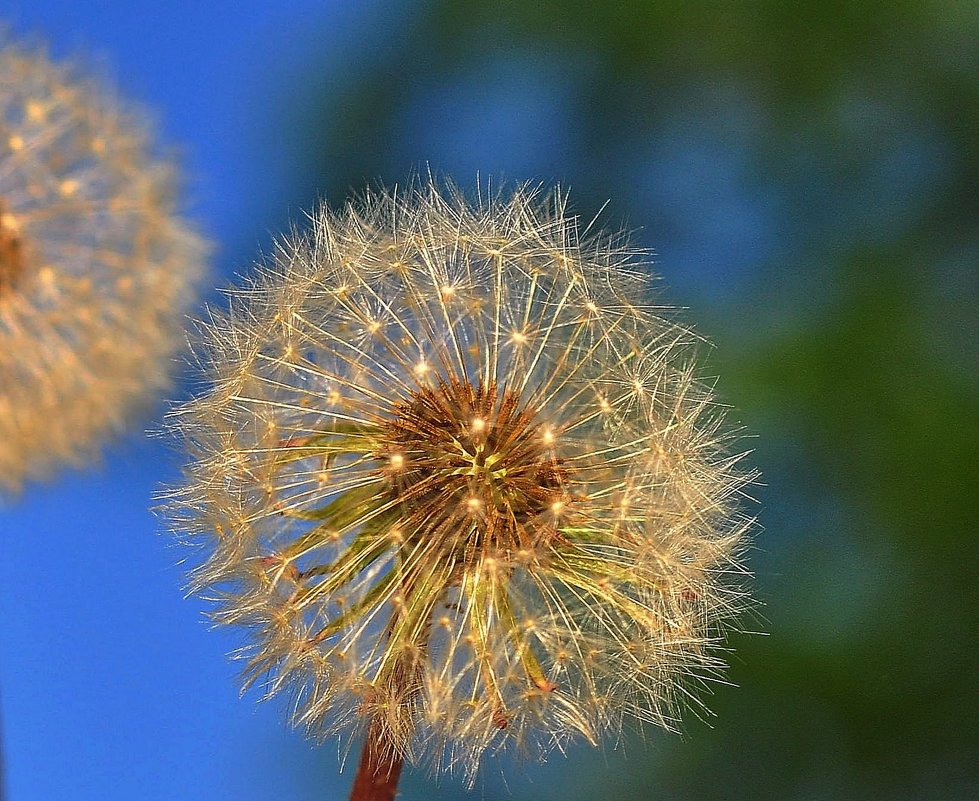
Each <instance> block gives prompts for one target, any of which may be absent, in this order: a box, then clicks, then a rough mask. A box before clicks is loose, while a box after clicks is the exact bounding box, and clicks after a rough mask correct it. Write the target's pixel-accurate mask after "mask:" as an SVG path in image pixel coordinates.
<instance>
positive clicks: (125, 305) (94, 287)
mask: <svg viewBox="0 0 979 801" xmlns="http://www.w3.org/2000/svg"><path fill="white" fill-rule="evenodd" d="M174 183H175V169H174V167H173V165H172V164H171V163H170V161H169V160H168V159H166V158H163V157H161V156H159V155H157V154H156V152H155V149H154V148H153V146H152V145H151V143H150V136H149V132H148V129H147V125H146V124H145V122H144V121H143V119H142V117H141V116H140V115H139V114H137V113H134V112H132V111H130V110H128V109H124V108H122V107H121V106H120V104H119V102H118V101H117V99H116V98H115V96H114V95H113V93H112V92H111V91H109V90H108V89H106V88H104V87H102V86H99V85H97V84H96V83H95V82H93V81H92V80H91V79H89V78H86V77H84V76H82V75H79V74H78V70H77V69H76V68H75V67H73V66H68V65H63V64H55V63H52V62H51V61H50V60H49V59H48V57H47V56H46V54H45V53H44V52H43V51H41V50H40V49H32V48H26V47H22V46H19V45H17V44H15V43H12V42H10V41H7V40H6V39H4V38H3V37H2V34H0V492H2V491H6V492H7V493H13V492H16V491H17V490H18V489H19V488H20V487H21V485H22V483H23V482H24V481H25V480H27V479H33V478H41V477H44V476H45V475H47V474H49V473H50V471H51V470H52V469H54V468H55V467H56V466H58V465H60V464H62V463H70V464H76V465H78V464H82V463H84V462H85V461H87V460H89V459H91V458H92V457H94V456H95V455H96V454H97V452H98V449H99V447H100V445H101V443H102V442H103V440H104V439H105V438H106V437H107V436H108V435H112V434H117V433H119V432H121V431H122V430H123V429H124V427H125V426H126V425H127V424H128V423H129V422H131V421H132V419H133V418H134V415H135V413H136V412H137V411H138V410H139V409H140V408H141V407H142V406H144V405H145V404H146V402H147V401H149V400H151V399H154V398H156V397H158V396H159V395H160V394H162V391H163V390H164V388H165V387H166V386H167V385H168V383H169V382H168V372H169V367H170V364H169V363H170V361H171V359H172V356H173V354H174V353H175V351H176V350H177V349H178V347H179V346H180V344H181V343H182V340H183V334H182V318H183V316H184V314H185V313H186V311H187V309H188V306H189V303H190V301H191V299H192V297H193V295H194V290H195V288H196V284H197V282H198V279H199V276H200V274H201V272H202V263H203V257H204V252H205V247H204V243H203V241H202V239H201V238H200V237H199V236H198V235H197V234H196V233H195V232H194V231H193V230H191V228H189V227H188V225H187V224H186V223H184V222H183V221H182V220H181V219H180V218H179V217H178V216H177V214H176V202H175V192H174Z"/></svg>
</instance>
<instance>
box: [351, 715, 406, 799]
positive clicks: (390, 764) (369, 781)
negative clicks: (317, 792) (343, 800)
mask: <svg viewBox="0 0 979 801" xmlns="http://www.w3.org/2000/svg"><path fill="white" fill-rule="evenodd" d="M386 739H387V737H386V735H385V733H384V727H383V725H381V724H379V723H378V722H377V721H376V720H375V721H374V723H372V724H371V727H370V729H369V730H368V732H367V739H366V741H365V742H364V750H363V752H362V753H361V755H360V764H359V765H358V766H357V775H356V776H355V777H354V787H353V790H351V792H350V801H393V799H394V794H395V793H396V792H397V790H398V779H399V778H400V777H401V766H402V764H403V760H402V758H401V755H400V754H399V753H398V751H397V749H395V748H392V747H391V745H390V744H389V743H388V742H386Z"/></svg>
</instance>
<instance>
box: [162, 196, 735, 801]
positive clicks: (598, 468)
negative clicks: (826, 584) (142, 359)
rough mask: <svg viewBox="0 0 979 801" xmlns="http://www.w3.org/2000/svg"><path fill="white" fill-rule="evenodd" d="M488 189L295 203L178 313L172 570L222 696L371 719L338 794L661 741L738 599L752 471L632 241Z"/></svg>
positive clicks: (323, 723)
mask: <svg viewBox="0 0 979 801" xmlns="http://www.w3.org/2000/svg"><path fill="white" fill-rule="evenodd" d="M486 190H487V187H483V189H482V192H481V193H479V194H478V196H477V197H476V198H474V199H471V200H467V199H466V198H465V197H464V196H463V195H462V194H461V193H460V192H459V191H458V190H456V189H454V188H452V187H449V188H448V189H444V188H440V187H439V186H437V185H435V184H434V183H433V182H418V183H416V184H414V185H411V186H409V187H408V188H407V189H406V190H402V191H400V192H399V191H398V190H392V191H389V192H378V193H368V194H366V195H364V196H363V197H361V198H359V199H358V200H356V201H354V202H352V203H350V204H349V205H347V206H346V208H345V209H344V210H343V211H342V212H339V213H334V212H331V211H330V210H328V209H326V208H321V209H320V210H319V211H318V212H317V213H316V214H315V215H313V217H312V225H311V228H310V230H309V231H307V232H305V233H299V232H294V233H293V235H292V236H291V237H289V238H288V239H286V240H285V241H283V242H282V243H280V245H279V246H278V248H277V250H276V253H275V256H274V260H273V261H272V262H271V263H269V264H267V265H266V266H264V268H261V269H260V270H259V272H258V274H257V277H255V278H254V280H253V281H252V282H251V283H250V284H249V286H248V287H247V288H246V289H243V290H241V291H239V292H236V293H233V294H232V299H231V304H230V307H229V309H228V311H226V312H223V313H217V312H214V313H213V314H212V316H211V318H210V319H209V321H208V322H206V323H203V324H202V327H201V328H202V331H201V337H200V344H199V348H198V356H199V359H200V362H201V365H202V368H203V371H204V377H205V378H206V380H207V387H208V388H207V390H206V391H204V392H203V393H202V394H200V395H199V396H198V397H197V398H196V399H195V400H192V401H190V402H188V403H186V404H185V405H183V406H181V407H178V408H176V409H175V410H174V412H173V414H172V416H171V418H170V420H171V425H172V428H173V431H174V432H175V434H176V437H177V438H178V440H179V441H180V442H181V444H182V445H183V446H184V448H185V449H186V450H187V452H188V453H189V456H190V459H189V462H188V464H187V466H186V474H185V478H184V480H183V482H182V483H181V484H180V485H179V486H176V487H173V488H171V489H170V490H168V491H167V492H166V493H164V497H165V498H166V506H165V509H166V513H167V514H168V516H169V522H170V525H171V527H172V528H173V529H174V530H175V531H176V532H178V533H179V534H181V535H182V536H183V537H184V538H185V539H186V540H188V541H189V542H191V543H197V544H198V545H200V546H201V550H202V551H203V557H202V558H201V559H200V560H199V561H198V562H197V565H196V567H195V569H194V572H193V574H192V583H193V586H194V587H195V588H196V590H197V591H199V592H201V593H204V594H206V595H208V596H209V597H210V598H212V599H216V603H217V606H216V609H215V610H214V619H215V620H216V621H218V622H219V623H222V624H235V625H239V626H243V627H246V628H247V629H248V630H249V634H250V636H249V639H248V641H247V644H246V645H245V647H244V648H243V650H242V651H241V653H240V654H239V656H240V657H242V658H243V659H244V660H245V662H246V667H245V682H246V684H250V683H252V682H255V681H261V682H263V683H264V684H265V689H266V690H267V693H268V694H269V695H275V694H277V693H279V692H280V691H288V692H290V693H291V695H292V701H293V710H294V721H295V723H296V724H297V725H300V726H302V727H305V729H307V730H308V732H309V733H310V734H312V735H313V736H315V737H317V738H323V737H327V736H330V735H333V734H340V735H344V734H355V733H362V732H364V731H369V732H370V737H369V741H368V748H367V749H366V750H365V757H364V761H362V763H361V770H360V774H359V775H358V782H359V781H361V779H362V778H363V776H364V774H365V770H367V774H366V775H367V776H368V777H370V775H371V773H372V772H373V773H376V774H377V775H378V777H377V781H378V782H381V781H382V779H387V778H390V776H389V774H393V775H394V778H395V780H396V777H397V770H398V769H399V767H400V764H401V761H402V760H408V761H409V762H411V763H423V764H427V765H428V766H429V767H431V768H432V769H434V770H443V769H458V770H461V771H462V772H463V773H465V775H466V776H468V777H469V779H470V780H471V779H472V776H473V772H474V771H475V770H476V768H477V767H478V765H479V763H480V760H481V759H482V757H483V756H484V755H485V754H486V753H487V752H495V751H499V750H501V749H507V748H509V747H511V746H513V747H514V748H515V749H516V750H517V751H520V752H524V753H530V754H532V755H537V756H540V755H543V754H545V753H547V752H548V751H550V750H552V749H555V748H556V749H562V748H564V747H565V745H566V744H568V743H569V742H571V741H573V740H584V741H587V742H590V743H598V742H599V741H600V739H601V738H602V737H603V735H609V734H613V735H614V734H615V733H618V732H619V731H620V729H621V728H622V726H623V725H624V724H626V723H628V722H629V721H630V720H632V721H639V722H640V723H652V724H655V725H658V726H662V727H664V728H666V729H672V728H674V727H675V725H676V724H677V715H678V707H679V706H680V704H679V702H680V701H685V700H687V699H694V698H696V693H695V692H694V691H695V690H696V689H697V687H698V685H703V684H704V683H706V682H708V681H710V680H711V679H712V678H713V677H714V676H715V675H716V673H717V671H718V670H719V669H720V668H721V667H722V665H721V664H720V661H719V660H718V657H717V655H716V647H717V646H718V645H720V643H721V637H722V636H723V632H724V629H725V622H727V621H731V619H732V618H733V617H734V615H735V614H736V612H737V611H738V610H739V608H741V607H742V606H743V600H744V587H743V583H744V582H743V580H742V579H743V577H744V571H743V569H742V567H741V566H740V563H739V555H740V553H741V552H742V551H743V546H744V542H745V535H746V532H748V530H749V529H750V528H751V521H750V519H749V518H748V517H747V516H746V515H745V514H744V512H743V511H741V508H742V504H741V503H740V499H741V497H740V496H741V495H742V491H743V489H744V486H745V484H746V483H747V482H748V481H749V480H750V479H751V476H750V475H749V473H748V471H745V470H742V469H740V468H739V467H738V462H739V458H740V457H739V456H737V455H732V454H731V452H730V450H729V447H728V446H729V444H730V443H729V440H730V436H729V434H727V433H725V432H726V429H725V428H724V426H723V420H722V415H721V412H720V410H719V408H718V405H717V404H716V402H715V401H714V399H713V397H712V393H711V390H710V389H709V387H707V386H705V385H704V384H703V383H701V381H699V380H698V379H697V377H696V373H697V370H696V367H695V362H694V358H693V356H694V349H695V345H696V338H695V337H694V336H693V335H692V334H691V332H690V331H689V330H688V329H686V328H684V327H682V326H681V325H679V324H678V323H676V322H675V321H671V319H670V317H669V315H666V314H665V313H664V312H663V310H661V309H660V310H657V309H656V308H655V307H653V306H651V305H650V300H649V296H648V295H649V283H650V279H649V277H648V266H647V264H646V263H645V261H644V259H645V255H644V254H643V253H642V252H641V251H637V250H635V249H632V248H631V247H630V246H629V245H628V243H627V242H626V241H625V240H624V237H623V236H622V235H620V234H616V235H606V234H588V233H587V231H586V232H581V231H579V226H578V220H577V218H576V217H574V216H573V215H571V214H570V213H569V212H568V211H567V208H566V197H565V195H564V194H563V193H561V192H560V191H557V192H551V193H546V192H544V191H543V190H540V189H539V188H533V187H526V186H525V187H522V188H520V189H518V190H517V191H516V192H515V193H513V194H512V195H504V194H502V193H499V192H496V193H490V192H487V191H486ZM365 766H367V767H366V768H365ZM382 772H383V774H384V775H383V776H382V775H381V773H382ZM392 792H393V790H392ZM355 795H356V794H355ZM357 797H363V798H367V797H369V795H365V794H361V795H360V796H357ZM370 797H373V796H370ZM376 797H381V795H377V796H376Z"/></svg>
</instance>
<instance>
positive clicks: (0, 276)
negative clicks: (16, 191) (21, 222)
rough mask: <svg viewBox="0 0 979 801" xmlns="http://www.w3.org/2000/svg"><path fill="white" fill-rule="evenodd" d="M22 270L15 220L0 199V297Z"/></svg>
mask: <svg viewBox="0 0 979 801" xmlns="http://www.w3.org/2000/svg"><path fill="white" fill-rule="evenodd" d="M23 270H24V253H23V245H22V244H21V238H20V232H19V231H18V230H17V224H16V220H15V219H14V218H13V217H12V216H11V215H10V214H9V213H8V212H7V211H6V210H5V207H4V203H3V201H2V200H0V299H2V298H3V297H4V296H5V295H7V294H8V293H10V292H12V291H13V290H14V288H15V287H16V285H17V281H18V280H19V279H20V276H21V273H22V272H23Z"/></svg>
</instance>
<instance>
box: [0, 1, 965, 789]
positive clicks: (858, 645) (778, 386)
mask: <svg viewBox="0 0 979 801" xmlns="http://www.w3.org/2000/svg"><path fill="white" fill-rule="evenodd" d="M0 16H2V17H4V18H5V19H6V20H7V22H8V24H9V27H10V30H11V31H12V33H13V34H15V35H22V34H32V35H35V36H39V37H43V38H44V39H46V40H47V41H48V42H49V43H50V46H51V50H52V52H53V53H54V54H55V55H56V56H58V57H66V56H71V55H77V54H79V53H89V54H92V53H94V54H95V56H96V57H95V58H94V59H92V58H91V57H90V58H89V60H90V61H94V63H95V64H96V65H100V67H101V69H102V70H103V72H104V73H106V74H108V75H109V76H111V77H112V78H113V79H114V80H115V81H116V82H117V83H118V84H119V85H120V86H121V89H122V91H123V92H124V93H125V94H126V95H127V96H130V97H133V98H136V99H138V100H139V101H140V102H142V103H143V104H145V105H148V106H150V107H152V109H153V110H154V114H155V116H156V118H157V122H158V127H159V128H160V129H161V132H162V133H163V135H164V136H165V138H166V139H167V140H168V141H170V142H172V143H175V144H176V145H177V146H178V148H179V149H180V151H181V153H182V155H183V160H184V163H185V164H186V165H187V169H188V172H187V182H186V190H187V197H188V202H189V205H190V207H191V209H192V210H193V213H194V214H195V215H196V217H197V219H198V220H199V221H200V225H201V226H202V227H203V229H204V230H205V231H206V233H207V234H208V235H209V236H210V237H211V238H212V239H213V240H214V242H215V243H216V245H217V251H216V255H215V259H214V270H215V282H214V283H215V284H221V283H224V282H227V281H230V280H233V275H234V273H235V272H236V271H242V270H246V269H247V268H248V265H249V264H250V263H251V261H252V260H253V259H254V258H255V256H256V254H257V253H258V252H259V251H260V250H261V249H266V250H267V249H268V247H269V244H270V242H271V234H272V233H273V232H276V231H279V230H282V229H283V228H284V227H285V226H286V225H287V224H288V222H289V221H290V220H291V219H294V218H295V217H297V216H298V215H299V213H300V211H301V210H302V209H304V208H308V207H310V206H311V205H312V204H313V203H314V202H315V201H316V199H317V198H319V197H324V198H326V199H327V200H329V201H331V202H338V201H339V200H341V199H342V198H343V197H344V196H346V195H347V194H348V191H349V190H351V189H356V188H359V187H361V186H362V185H363V183H364V182H365V181H367V180H377V179H381V180H384V181H385V182H391V181H395V180H400V179H403V178H404V177H405V176H406V175H407V174H408V173H409V172H410V170H411V169H412V168H413V167H418V166H423V165H425V164H426V163H430V164H431V165H432V167H433V168H435V169H438V170H440V171H442V172H444V173H445V174H447V175H450V176H453V177H454V178H455V179H457V180H458V181H459V182H461V183H463V184H466V183H472V181H473V180H474V178H475V175H476V173H477V171H479V172H480V173H481V174H482V175H484V176H485V175H487V174H492V175H500V174H503V175H505V176H507V177H509V178H511V179H524V178H529V179H541V180H545V181H548V182H554V181H560V182H561V183H562V184H565V185H569V186H570V187H571V188H572V198H573V201H574V204H575V207H576V208H577V210H578V211H579V212H580V213H581V214H582V215H583V216H587V217H589V218H590V217H591V216H592V215H593V214H594V213H596V212H597V211H598V210H599V209H600V208H601V207H602V206H603V205H604V204H605V202H606V200H609V199H610V200H611V202H610V203H609V205H608V208H607V209H606V211H605V213H604V219H605V220H606V223H607V224H608V225H612V226H618V225H625V226H627V227H629V228H630V229H633V230H635V232H636V234H635V238H636V240H637V241H638V242H639V243H640V244H642V245H644V246H647V247H650V248H654V249H655V251H656V253H657V254H658V255H657V266H656V269H657V271H658V272H659V273H660V274H661V275H662V276H663V279H664V281H663V287H664V290H663V291H664V294H663V299H664V300H666V301H668V302H670V303H673V304H677V305H681V306H685V307H689V312H688V319H690V320H692V321H693V322H694V323H695V324H696V325H697V326H698V327H699V329H700V330H701V331H703V332H704V333H706V334H707V335H708V336H709V337H710V339H711V340H712V341H713V343H714V344H715V348H714V350H713V352H712V353H711V354H710V363H709V364H710V370H711V371H712V372H715V373H716V374H717V375H718V376H720V382H719V387H720V391H721V394H722V396H723V397H724V398H725V399H726V400H728V401H730V402H731V403H732V404H733V405H734V406H735V407H736V413H735V418H736V419H738V420H740V421H741V422H743V424H744V425H745V426H746V428H747V430H748V431H749V432H751V433H752V434H753V435H754V436H753V438H752V439H751V440H749V441H748V442H747V446H748V447H751V448H753V449H754V453H753V455H752V457H751V459H752V460H753V463H754V465H756V466H757V467H759V468H760V469H761V470H762V471H763V474H764V484H763V486H759V487H757V491H756V494H757V496H758V498H759V499H760V501H761V505H760V507H759V510H760V516H761V520H762V522H763V524H764V531H763V532H761V533H760V534H759V536H758V538H757V547H756V549H755V551H754V553H753V554H752V556H751V567H752V569H753V571H754V573H755V574H756V582H755V584H756V589H757V594H758V596H759V597H760V599H761V600H762V601H763V603H764V608H763V609H762V611H761V614H762V618H763V619H762V620H760V621H756V620H751V621H748V625H749V626H750V627H751V628H753V629H757V630H763V631H764V632H766V634H765V635H764V636H759V635H755V634H745V635H740V636H736V637H734V638H733V641H732V645H733V646H734V649H735V650H734V653H733V654H732V656H731V661H732V669H731V671H730V678H731V680H732V682H734V683H736V684H737V685H740V686H739V687H737V688H735V687H721V688H719V689H718V690H717V692H716V697H715V698H713V699H712V701H711V706H712V708H713V710H714V711H715V713H716V717H715V718H712V719H710V720H708V721H706V722H704V721H700V720H698V719H697V718H695V717H693V716H691V717H690V719H689V721H688V725H687V727H686V734H685V735H684V736H683V737H668V736H666V735H661V734H658V733H655V732H653V733H651V734H650V735H649V736H648V738H647V741H646V742H645V743H643V742H642V741H641V740H640V739H639V738H637V737H626V738H625V739H624V740H623V741H622V742H621V743H610V744H609V746H608V748H607V749H606V750H605V752H604V753H599V752H594V751H591V750H588V749H584V748H581V749H573V750H572V751H571V752H570V753H569V755H568V757H567V759H562V758H559V757H555V758H553V759H552V760H551V761H549V762H548V763H547V764H546V765H544V766H538V765H533V764H531V765H522V766H512V765H510V764H509V763H506V762H502V763H501V762H499V761H496V762H494V761H491V762H490V763H489V765H488V767H487V769H486V770H485V771H484V773H483V775H482V776H481V777H480V779H479V781H478V782H477V785H476V787H475V788H474V789H473V790H472V791H471V794H468V795H467V792H466V790H465V788H464V787H463V786H462V785H461V784H460V783H459V782H458V781H457V780H454V779H451V778H449V779H446V778H443V779H441V780H440V781H439V782H437V783H436V782H433V781H431V780H429V779H428V778H427V777H426V776H424V775H421V774H417V773H412V772H409V773H408V775H407V777H406V779H405V781H404V783H403V792H402V795H403V798H405V799H426V801H436V799H455V798H464V797H471V798H474V799H485V800H486V801H491V800H493V799H507V798H513V799H528V800H529V799H539V800H540V801H548V800H549V799H567V801H575V800H576V799H581V800H585V799H589V800H590V799H606V800H607V801H614V800H615V799H623V800H625V799H630V800H637V801H641V800H642V799H656V801H669V800H672V799H676V800H680V799H691V800H693V799H705V800H706V799H725V800H727V799H768V798H771V799H793V800H795V799H798V800H799V801H803V800H806V801H808V800H809V799H942V800H943V801H946V800H952V801H954V800H955V799H975V798H977V797H979V768H977V767H976V761H977V759H979V693H977V692H976V689H975V686H976V682H977V679H979V604H977V598H979V592H977V591H976V584H977V576H979V558H977V552H979V548H977V540H976V521H977V517H979V516H977V512H979V508H977V506H979V504H977V496H979V474H977V456H979V447H977V446H979V323H977V320H979V315H977V302H979V225H977V221H979V78H977V75H979V45H977V42H979V4H975V3H972V2H955V1H954V0H920V1H919V2H912V1H911V0H802V1H801V2H786V0H768V1H762V2H756V3H750V4H748V3H746V4H734V3H730V4H729V3H720V4H707V3H705V4H701V3H683V2H651V1H650V2H640V1H639V0H617V2H615V3H596V2H593V1H592V0H566V1H565V2H557V1H556V0H537V1H536V2H526V0H524V2H513V3H500V2H482V1H481V0H455V1H454V2H450V1H449V0H443V2H437V1H436V0H428V1H427V2H423V1H421V0H399V1H395V2H382V1H381V0H368V2H341V1H340V0H328V1H327V2H324V0H318V1H316V2H314V1H313V0H291V1H288V2H287V1H285V0H283V1H282V2H266V1H265V0H237V2H230V0H212V1H211V2H198V1H197V0H172V1H171V2H169V3H141V2H131V1H130V0H114V1H111V2H110V0H105V2H94V1H92V2H88V1H86V0H13V2H9V1H8V2H0ZM217 302H220V300H219V299H218V301H217ZM154 424H155V423H154V421H153V420H147V422H146V425H147V427H152V426H153V425H154ZM175 470H176V457H175V456H174V455H173V454H171V453H170V452H168V450H167V448H166V446H165V445H164V444H163V443H161V442H159V441H153V440H147V439H145V438H143V437H142V436H141V435H140V433H139V432H135V433H134V435H133V437H132V439H131V440H130V441H127V442H123V443H119V444H117V445H116V446H115V447H114V448H112V449H111V450H110V451H109V453H108V454H107V457H106V459H105V462H104V464H103V465H101V466H100V467H98V468H97V469H95V470H94V471H90V472H87V473H84V474H82V473H69V474H63V475H61V476H60V477H59V479H58V480H57V481H56V482H54V483H52V484H51V485H49V486H34V487H31V488H29V490H28V492H27V493H26V494H25V495H24V496H23V498H21V499H20V501H19V502H18V503H16V504H15V505H12V506H10V507H8V508H4V509H0V571H2V572H0V575H2V581H0V602H2V612H0V687H2V727H3V751H4V753H3V757H4V761H5V777H4V780H5V783H6V790H7V796H6V798H9V801H47V799H52V800H53V801H54V800H60V799H68V798H71V799H73V800H74V801H81V800H82V799H100V800H103V799H132V798H142V799H182V800H184V799H207V800H208V801H211V800H212V799H235V800H236V801H252V800H253V799H254V800H256V801H257V800H258V799H263V800H264V799H271V800H274V801H278V800H279V799H282V800H283V801H285V800H287V799H288V800H293V801H307V800H308V801H314V800H315V801H329V800H330V799H343V798H345V796H346V792H347V790H348V787H349V784H350V781H351V779H352V773H351V770H350V769H349V768H348V770H347V772H346V773H344V774H343V775H340V774H339V766H340V758H339V755H338V749H337V747H336V746H335V745H332V744H331V745H327V746H324V747H322V748H315V747H313V746H311V745H310V744H308V743H307V742H306V741H304V740H303V739H302V738H301V736H300V735H299V734H297V733H295V732H292V731H290V730H288V729H287V728H285V727H284V726H283V725H282V723H281V721H282V718H283V716H284V713H285V710H284V708H283V705H282V704H280V703H278V702H270V703H267V704H258V702H257V697H256V696H255V695H254V694H251V695H247V696H246V697H245V698H244V699H241V698H239V697H238V691H237V685H236V681H235V671H236V668H235V667H234V666H233V665H231V664H230V663H229V662H228V661H227V659H226V658H225V654H226V653H227V652H228V651H229V650H231V649H232V648H233V647H234V645H235V643H236V640H235V637H234V636H233V634H230V633H226V632H212V631H208V630H207V627H206V625H205V624H204V623H203V622H202V619H201V608H200V605H199V604H198V603H197V602H196V601H187V600H184V599H183V598H182V593H181V590H180V586H181V582H182V577H181V570H180V568H179V566H178V565H177V564H176V562H177V560H178V559H179V558H180V552H179V551H177V550H175V549H174V548H173V547H171V545H170V544H169V543H168V542H167V540H166V538H165V537H164V536H162V535H161V534H160V533H159V524H158V522H157V521H156V520H155V519H154V517H153V516H152V515H151V514H150V513H149V512H148V511H147V507H148V505H149V504H150V496H151V494H152V492H153V491H154V489H155V488H156V487H157V486H158V484H159V483H160V482H162V481H166V480H167V479H168V478H171V477H173V475H174V474H175Z"/></svg>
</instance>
